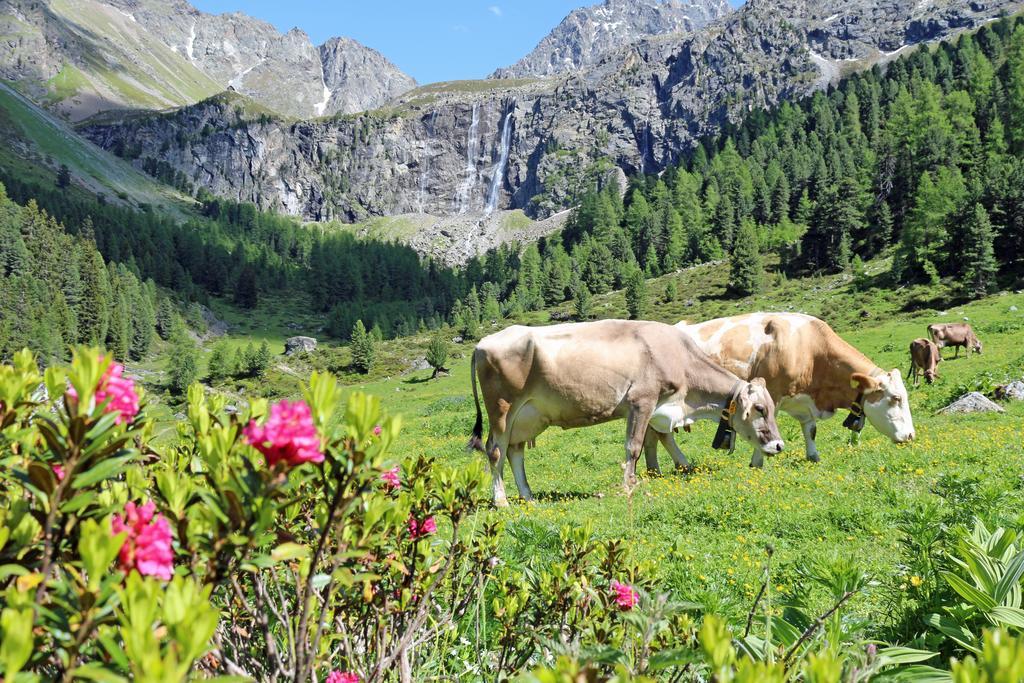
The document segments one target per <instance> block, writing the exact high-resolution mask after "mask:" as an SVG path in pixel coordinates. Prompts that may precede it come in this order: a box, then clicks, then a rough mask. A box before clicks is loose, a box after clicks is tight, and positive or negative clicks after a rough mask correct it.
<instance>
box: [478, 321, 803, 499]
mask: <svg viewBox="0 0 1024 683" xmlns="http://www.w3.org/2000/svg"><path fill="white" fill-rule="evenodd" d="M472 370H473V397H474V399H475V400H476V411H477V413H476V424H475V425H474V427H473V439H472V440H471V441H470V446H471V447H473V448H476V449H478V450H480V451H483V452H484V453H486V454H487V456H488V460H489V461H490V465H491V474H492V475H493V477H494V502H495V505H499V506H504V505H507V504H508V502H507V500H506V497H505V486H504V483H503V480H502V474H503V471H504V467H505V458H506V457H507V458H508V459H509V460H510V461H511V463H512V471H513V474H514V475H515V480H516V486H517V487H518V488H519V493H520V495H522V497H523V498H525V499H526V500H531V499H532V498H533V494H532V493H531V491H530V486H529V484H528V483H527V481H526V469H525V465H524V453H525V448H526V445H527V444H530V443H532V442H533V441H534V440H535V439H536V438H537V437H538V436H539V435H540V434H541V433H542V432H543V431H544V430H546V429H547V428H548V427H561V428H563V429H573V428H576V427H586V426H589V425H595V424H600V423H603V422H608V421H611V420H617V419H622V418H625V419H626V420H627V428H626V465H625V470H626V473H625V484H626V487H627V490H628V489H629V488H630V487H632V486H633V485H634V484H635V483H636V461H637V458H638V457H639V456H640V451H641V449H642V448H643V445H644V440H645V436H646V434H647V429H648V425H649V424H652V425H654V426H655V428H657V429H659V430H664V431H665V432H666V433H670V432H671V431H672V430H673V429H676V428H678V427H683V426H686V425H689V424H692V423H693V421H695V420H701V419H713V420H721V421H722V422H721V426H720V429H726V431H727V432H730V431H732V432H735V434H738V435H739V436H741V437H742V438H744V439H745V440H747V441H748V442H750V443H752V444H754V445H755V448H756V449H757V450H759V451H765V452H768V453H772V454H774V453H778V452H781V451H782V448H783V443H782V439H781V438H780V436H779V430H778V426H777V425H776V423H775V404H774V403H773V402H772V398H771V396H770V395H769V393H768V390H767V389H766V387H765V384H764V382H763V381H761V380H753V381H750V382H748V381H744V380H741V379H739V378H738V377H736V375H734V374H732V373H731V372H728V371H727V370H725V369H723V368H722V367H721V366H719V365H717V364H716V363H715V362H714V361H712V360H711V358H709V357H708V356H707V355H706V354H704V353H703V352H702V351H701V350H700V349H699V348H697V346H696V345H695V344H694V343H693V342H692V341H691V340H690V339H689V338H688V337H687V336H686V335H685V334H683V333H682V332H680V331H679V330H677V329H676V328H675V327H673V326H671V325H664V324H662V323H654V322H639V321H626V320H603V321H599V322H593V323H576V324H564V325H554V326H551V327H537V328H531V327H522V326H515V327H510V328H508V329H506V330H503V331H501V332H498V333H497V334H493V335H491V336H489V337H486V338H484V339H483V340H481V341H480V343H479V344H478V345H477V347H476V350H475V351H474V352H473V366H472ZM478 379H479V383H480V388H481V393H482V394H483V403H484V407H485V409H486V411H487V417H488V420H489V425H490V433H489V434H488V436H487V442H486V446H485V444H484V442H483V440H482V436H483V415H482V412H481V410H480V398H479V395H478V394H477V380H478ZM723 410H724V411H726V412H725V413H724V415H723Z"/></svg>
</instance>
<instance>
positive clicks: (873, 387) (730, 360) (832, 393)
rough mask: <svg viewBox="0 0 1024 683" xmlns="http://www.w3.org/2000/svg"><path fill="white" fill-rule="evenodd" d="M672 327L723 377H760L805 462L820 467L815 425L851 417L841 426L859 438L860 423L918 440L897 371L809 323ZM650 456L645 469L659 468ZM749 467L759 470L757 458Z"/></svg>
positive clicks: (750, 319) (742, 319) (770, 320)
mask: <svg viewBox="0 0 1024 683" xmlns="http://www.w3.org/2000/svg"><path fill="white" fill-rule="evenodd" d="M676 327H677V328H678V329H679V330H681V331H682V332H684V333H685V334H687V335H688V336H689V337H690V338H691V339H693V341H694V342H696V344H697V346H699V347H700V348H701V349H702V350H704V351H705V352H706V353H707V354H708V355H710V356H711V357H712V358H713V359H714V360H715V361H716V362H718V363H719V364H721V365H722V367H724V368H725V369H727V370H729V371H730V372H733V373H735V374H736V375H737V376H739V377H741V378H748V379H749V378H750V377H763V378H764V380H765V381H766V383H767V387H768V392H769V393H770V394H771V396H772V399H773V400H774V401H775V404H776V406H777V407H778V409H779V410H780V411H784V412H787V413H789V414H790V415H792V416H793V417H795V418H796V419H797V420H798V421H799V422H800V425H801V427H802V429H803V434H804V440H805V442H806V452H807V459H808V460H810V461H812V462H818V461H819V460H820V456H819V454H818V447H817V445H816V444H815V442H814V441H815V438H816V437H817V421H818V420H824V419H828V418H830V417H832V416H833V415H835V413H836V412H838V411H840V410H850V411H851V415H850V417H849V418H848V419H847V421H846V423H845V426H846V427H848V428H850V429H852V430H853V431H855V432H859V431H860V430H861V429H862V428H863V426H864V422H865V420H866V421H867V422H870V423H871V424H872V425H874V426H875V428H876V429H877V430H878V431H880V432H882V433H883V434H885V435H886V436H888V437H889V438H890V439H892V440H893V441H894V442H896V443H906V442H908V441H912V440H913V439H914V438H915V436H916V434H915V431H914V422H913V418H912V417H911V415H910V403H909V400H908V397H907V389H906V387H905V386H904V385H903V378H902V376H901V375H900V371H899V370H895V369H894V370H892V371H890V372H885V371H884V370H882V369H881V368H879V367H878V366H876V365H875V364H874V363H872V362H871V361H870V360H868V359H867V357H865V356H864V355H863V354H862V353H861V352H860V351H858V350H857V349H855V348H853V346H851V345H850V344H848V343H846V342H845V341H843V339H842V338H841V337H840V336H839V335H837V334H836V333H835V332H834V331H833V330H832V328H831V327H829V326H828V325H827V324H825V323H824V322H822V321H821V320H818V319H817V318H814V317H811V316H809V315H800V314H796V313H752V314H747V315H740V316H736V317H733V318H721V319H718V320H709V321H708V322H705V323H700V324H697V325H690V324H688V323H687V322H685V321H684V322H681V323H679V324H677V325H676ZM653 450H654V453H650V452H648V453H647V465H648V467H649V468H650V467H651V466H652V465H654V466H657V452H656V445H655V448H654V449H653ZM750 464H751V466H752V467H761V466H762V465H763V464H764V458H763V454H762V453H761V452H759V451H757V450H755V451H754V456H753V458H752V460H751V463H750Z"/></svg>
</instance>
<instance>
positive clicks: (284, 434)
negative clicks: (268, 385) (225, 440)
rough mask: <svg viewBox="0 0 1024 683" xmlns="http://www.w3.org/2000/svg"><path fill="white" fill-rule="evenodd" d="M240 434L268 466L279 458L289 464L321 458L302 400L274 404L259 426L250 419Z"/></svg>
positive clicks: (307, 408) (316, 460)
mask: <svg viewBox="0 0 1024 683" xmlns="http://www.w3.org/2000/svg"><path fill="white" fill-rule="evenodd" d="M243 433H244V434H245V440H246V443H248V444H249V445H250V446H252V447H253V448H255V449H256V450H258V451H259V452H260V453H262V454H263V455H264V456H265V457H266V458H267V464H268V465H270V466H271V467H273V466H274V465H276V464H277V463H279V462H281V461H284V462H287V463H288V464H289V465H292V466H298V465H301V464H303V463H306V462H314V463H319V462H323V461H324V454H323V453H322V452H321V451H320V437H319V436H318V435H317V433H316V427H315V426H314V425H313V414H312V413H311V412H310V410H309V406H308V405H306V403H305V402H303V401H296V402H295V403H291V402H289V401H281V402H280V403H275V404H274V405H272V406H271V407H270V417H268V418H267V421H266V422H265V423H263V425H262V426H261V425H258V424H256V422H255V421H252V422H250V423H249V425H248V426H247V427H246V428H245V430H244V432H243Z"/></svg>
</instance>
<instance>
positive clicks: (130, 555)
mask: <svg viewBox="0 0 1024 683" xmlns="http://www.w3.org/2000/svg"><path fill="white" fill-rule="evenodd" d="M155 511H156V506H155V505H154V504H153V501H149V502H148V503H146V504H145V505H143V506H142V507H136V506H135V503H128V504H127V505H125V507H124V517H123V518H122V517H121V515H114V520H113V522H112V523H111V527H112V528H113V531H114V533H115V534H120V533H127V534H128V537H127V538H125V539H124V544H123V545H122V546H121V550H120V552H119V553H118V557H119V559H120V561H121V569H123V570H124V571H125V572H130V571H131V570H133V569H135V570H136V571H138V572H139V573H140V574H142V575H143V576H155V577H157V578H160V579H163V580H164V581H170V579H171V576H172V575H173V574H174V551H173V550H172V549H171V525H170V524H168V522H167V519H166V518H165V517H164V516H163V515H157V514H154V513H155Z"/></svg>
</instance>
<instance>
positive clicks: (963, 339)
mask: <svg viewBox="0 0 1024 683" xmlns="http://www.w3.org/2000/svg"><path fill="white" fill-rule="evenodd" d="M928 336H929V337H931V339H932V341H933V342H935V345H936V346H938V347H939V348H940V349H943V348H945V347H947V346H952V347H955V348H956V354H954V356H953V357H954V358H956V357H959V356H960V347H961V346H962V347H964V348H965V349H968V350H970V351H974V352H975V353H981V342H980V341H978V336H977V335H976V334H974V330H973V329H971V326H970V325H968V324H967V323H939V324H936V325H929V326H928Z"/></svg>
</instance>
